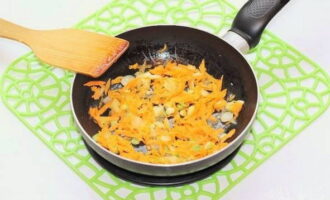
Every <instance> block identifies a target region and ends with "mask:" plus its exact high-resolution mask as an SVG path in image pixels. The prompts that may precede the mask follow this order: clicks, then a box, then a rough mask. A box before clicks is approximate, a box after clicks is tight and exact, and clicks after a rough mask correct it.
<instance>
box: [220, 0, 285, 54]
mask: <svg viewBox="0 0 330 200" xmlns="http://www.w3.org/2000/svg"><path fill="white" fill-rule="evenodd" d="M288 2H289V0H249V1H248V2H247V3H246V4H245V5H244V6H243V7H242V8H241V10H240V11H239V12H238V14H237V15H236V17H235V19H234V22H233V25H232V27H231V29H230V30H229V32H228V33H229V34H233V33H236V34H238V35H236V36H234V37H236V38H237V37H239V36H240V37H242V38H243V39H244V40H245V41H246V43H247V44H248V47H246V48H245V49H243V51H247V50H249V49H252V48H253V47H255V46H256V45H257V44H258V43H259V41H260V38H261V34H262V32H263V30H264V29H265V27H266V26H267V24H268V23H269V21H270V20H271V19H272V18H273V17H274V16H275V15H276V14H277V13H278V12H279V11H280V10H281V9H282V8H283V7H284V6H285V5H286V4H287V3H288ZM226 38H228V35H227V36H225V37H224V39H225V40H226ZM231 40H232V39H231ZM230 43H232V42H230ZM241 49H242V48H241Z"/></svg>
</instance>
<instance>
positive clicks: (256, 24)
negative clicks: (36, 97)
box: [71, 0, 289, 176]
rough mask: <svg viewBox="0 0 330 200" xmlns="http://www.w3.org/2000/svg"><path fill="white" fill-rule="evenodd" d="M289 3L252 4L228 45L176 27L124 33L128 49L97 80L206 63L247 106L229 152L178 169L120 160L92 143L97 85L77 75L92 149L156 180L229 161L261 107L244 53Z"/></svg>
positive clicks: (75, 94) (76, 102) (77, 106)
mask: <svg viewBox="0 0 330 200" xmlns="http://www.w3.org/2000/svg"><path fill="white" fill-rule="evenodd" d="M288 1H289V0H251V1H249V2H248V3H246V4H245V5H244V6H243V8H242V9H241V10H240V12H239V13H238V15H237V16H236V18H235V20H234V23H233V26H232V28H231V30H230V31H228V32H227V33H226V35H225V36H224V37H223V39H220V38H219V37H217V36H215V35H212V34H210V33H207V32H204V31H201V30H198V29H194V28H190V27H183V26H175V25H161V26H149V27H142V28H138V29H134V30H130V31H127V32H124V33H122V34H120V35H118V37H120V38H123V39H126V40H128V41H129V42H130V47H129V49H128V50H127V52H126V53H125V54H124V55H123V56H122V57H121V58H120V59H119V60H118V61H117V62H116V63H115V64H114V65H113V66H112V67H111V68H109V70H108V71H107V72H106V73H105V74H104V75H102V76H101V77H99V78H97V80H105V81H107V80H108V79H109V78H115V77H117V76H123V75H129V74H134V72H135V71H134V70H129V69H128V66H129V65H131V64H134V63H139V64H142V63H143V62H144V61H145V60H146V61H147V62H149V63H154V62H156V61H157V62H159V61H162V60H168V59H171V60H176V61H177V62H180V63H189V64H193V65H197V66H198V65H199V64H200V62H201V60H202V59H205V61H206V65H207V66H206V67H207V71H208V73H210V74H212V75H213V76H214V77H216V78H220V77H221V76H222V75H223V76H224V87H225V88H227V89H228V90H229V92H230V93H234V94H235V95H236V97H237V99H242V100H244V101H245V104H244V107H243V109H242V111H241V114H240V116H239V118H238V120H237V122H238V123H237V126H236V127H235V128H236V130H237V131H236V133H235V135H234V136H233V137H232V138H230V143H229V145H228V146H227V147H225V148H224V149H221V150H220V151H218V152H215V153H213V154H211V155H209V156H206V157H204V158H201V159H198V160H193V161H189V162H185V163H179V164H150V163H143V162H139V161H134V160H130V159H127V158H124V157H120V156H118V155H116V154H114V153H112V152H110V151H108V150H107V149H105V148H104V147H102V146H101V145H99V144H97V143H96V142H95V141H94V140H93V139H92V136H93V135H94V134H96V133H97V131H98V130H99V127H98V126H97V125H96V124H95V123H94V122H93V120H92V119H91V118H90V116H89V114H88V109H89V107H90V106H92V105H95V102H93V100H91V92H90V89H89V88H88V87H84V86H83V84H84V83H86V82H88V81H91V80H96V79H94V78H91V77H88V76H85V75H81V74H77V75H76V77H75V78H74V82H73V86H72V101H71V102H72V109H73V113H74V116H75V119H76V122H77V124H78V126H79V128H80V129H81V133H82V136H83V138H84V139H85V141H86V142H87V144H88V145H89V146H90V147H91V148H92V149H93V150H95V151H96V152H97V153H98V154H99V155H101V156H102V157H103V158H105V159H106V160H108V161H109V162H111V163H113V164H115V165H117V166H119V167H121V168H124V169H126V170H129V171H133V172H137V173H142V174H147V175H154V176H175V175H182V174H188V173H192V172H196V171H198V170H201V169H204V168H207V167H209V166H211V165H214V164H215V163H218V162H219V161H221V160H222V159H224V158H225V157H227V156H228V155H229V154H230V153H232V152H233V151H234V150H235V149H236V148H237V147H238V146H239V145H240V144H241V143H242V141H243V139H244V138H245V136H246V134H247V132H248V129H249V127H250V125H251V124H252V122H253V120H254V118H255V114H256V109H257V104H258V86H257V82H256V77H255V75H254V73H253V70H252V68H251V66H250V65H249V63H248V62H247V61H246V60H245V58H244V57H243V56H242V54H241V52H243V53H245V52H246V51H248V50H249V49H251V48H253V47H254V46H256V45H257V44H258V42H259V40H260V36H261V33H262V31H263V30H264V28H265V26H266V25H267V24H268V22H269V21H270V20H271V19H272V18H273V16H274V15H275V14H276V13H277V12H278V11H279V10H281V8H282V7H283V6H284V5H285V4H286V3H287V2H288ZM164 44H167V46H168V50H167V51H165V52H161V53H159V51H158V50H159V49H162V47H163V46H164Z"/></svg>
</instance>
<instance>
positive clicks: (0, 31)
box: [0, 18, 32, 44]
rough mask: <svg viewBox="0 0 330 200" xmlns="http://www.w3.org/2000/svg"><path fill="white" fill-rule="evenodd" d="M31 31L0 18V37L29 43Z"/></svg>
mask: <svg viewBox="0 0 330 200" xmlns="http://www.w3.org/2000/svg"><path fill="white" fill-rule="evenodd" d="M31 33H32V30H31V29H27V28H24V27H22V26H19V25H16V24H13V23H11V22H9V21H6V20H4V19H1V18H0V37H4V38H8V39H12V40H16V41H19V42H23V43H26V44H27V43H29V39H30V35H31Z"/></svg>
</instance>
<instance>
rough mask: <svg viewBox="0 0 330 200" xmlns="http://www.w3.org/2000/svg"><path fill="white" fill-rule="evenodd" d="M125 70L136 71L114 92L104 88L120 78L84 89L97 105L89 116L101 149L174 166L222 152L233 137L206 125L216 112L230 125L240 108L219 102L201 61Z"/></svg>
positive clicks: (217, 82) (217, 87) (215, 83)
mask: <svg viewBox="0 0 330 200" xmlns="http://www.w3.org/2000/svg"><path fill="white" fill-rule="evenodd" d="M129 68H130V69H135V70H139V71H138V72H137V73H136V76H135V77H134V79H130V80H129V81H127V83H125V85H123V87H122V88H120V89H116V90H111V89H110V88H111V85H112V84H117V83H120V82H121V81H122V80H123V78H124V77H122V76H119V77H117V78H115V79H111V80H110V79H109V80H108V81H107V82H104V81H91V82H88V83H86V84H84V85H85V86H88V87H90V88H91V90H92V92H93V95H92V98H93V99H96V100H100V103H99V106H98V107H91V108H90V109H89V115H90V116H91V117H92V119H93V120H94V121H95V122H96V123H97V124H98V125H99V127H100V131H99V132H98V133H97V137H95V139H96V141H97V142H98V143H100V144H101V145H102V146H104V147H105V148H107V149H109V150H110V151H112V152H114V153H116V154H118V155H121V156H124V157H127V158H130V159H133V160H139V161H142V162H148V163H159V164H169V163H180V162H186V161H189V160H194V159H198V158H202V157H204V156H207V155H209V154H211V153H214V152H215V151H218V150H220V149H222V148H224V147H225V146H226V145H227V144H228V143H227V139H229V138H231V137H232V136H233V135H234V134H235V129H231V130H228V131H229V132H228V133H227V134H226V133H225V132H226V131H227V130H225V129H223V128H218V129H215V128H213V127H212V126H211V125H210V124H209V122H212V123H214V122H216V121H217V118H216V117H214V116H213V114H214V113H216V112H222V111H226V112H232V113H233V114H232V115H233V116H234V117H233V120H235V119H236V118H237V117H238V115H239V112H240V111H241V109H242V107H243V104H244V102H243V101H241V100H237V101H235V100H232V101H227V100H226V99H225V97H226V95H227V90H226V89H223V88H222V82H223V77H221V78H220V79H216V78H214V77H213V76H211V75H210V74H208V73H207V69H206V66H205V61H204V60H203V61H202V62H201V64H200V65H199V67H195V66H193V65H184V64H178V63H176V62H174V61H168V62H167V63H166V64H164V65H158V66H155V67H154V68H150V66H149V65H146V64H145V63H144V64H142V65H139V64H134V65H131V66H129ZM149 68H150V69H149ZM104 99H107V101H104ZM109 110H110V112H109V114H108V113H107V111H109ZM226 123H231V122H226ZM220 134H222V137H220ZM223 134H225V136H223ZM137 146H144V147H145V150H144V151H143V152H141V151H138V150H137Z"/></svg>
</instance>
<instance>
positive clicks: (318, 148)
mask: <svg viewBox="0 0 330 200" xmlns="http://www.w3.org/2000/svg"><path fill="white" fill-rule="evenodd" d="M245 1H246V0H233V1H232V2H233V3H234V4H236V5H237V6H238V7H240V6H241V5H242V4H243V3H244V2H245ZM106 2H107V1H106V0H56V1H54V0H28V1H27V0H0V17H2V18H5V19H8V20H11V21H13V22H15V23H18V24H21V25H24V26H28V27H31V28H37V29H47V28H60V27H70V26H72V25H73V24H75V23H76V22H78V21H79V20H80V19H81V18H83V17H85V16H87V15H89V14H90V13H92V12H93V11H95V10H97V9H98V8H100V7H102V6H103V5H104V4H106ZM50 7H51V8H52V9H49V8H50ZM329 11H330V1H328V0H313V1H311V0H299V1H298V0H296V1H294V0H292V1H291V2H290V4H289V5H287V7H286V8H285V9H284V10H283V12H282V13H280V14H279V15H278V16H277V17H276V18H275V19H274V20H273V21H272V22H271V24H270V25H269V26H268V29H270V30H271V31H272V32H274V33H275V34H277V35H278V36H280V37H281V38H282V39H284V40H285V41H287V42H289V43H290V44H292V45H293V46H295V47H296V48H297V49H298V50H300V51H301V52H303V53H304V54H306V55H308V56H309V57H310V58H311V59H312V60H314V61H316V62H317V63H319V64H320V65H321V67H323V69H325V70H326V71H327V72H328V73H330V39H329V36H330V26H329V25H330V15H329ZM0 28H1V27H0ZM28 51H29V49H28V48H27V47H26V46H24V45H22V44H19V43H16V42H13V41H10V40H6V39H0V74H2V73H3V71H4V69H5V68H6V67H7V66H8V64H9V63H11V62H12V61H13V60H14V59H15V58H17V57H18V56H20V55H22V54H23V53H25V52H28ZM329 122H330V112H329V111H327V112H326V113H325V114H323V115H322V116H321V117H320V118H319V119H317V121H315V122H314V123H313V124H312V125H311V126H309V127H308V128H307V129H305V130H304V131H303V132H302V133H301V134H300V135H299V136H298V137H296V138H295V139H294V140H293V141H292V142H290V143H289V144H288V145H286V146H285V147H284V148H283V149H282V150H280V151H279V152H278V153H277V154H275V155H274V156H273V157H271V159H269V160H268V161H267V162H265V163H264V164H262V165H261V166H260V167H259V168H258V169H256V170H255V171H254V172H253V173H252V174H250V175H249V176H248V177H247V178H245V179H244V180H243V181H242V182H241V183H239V184H238V185H237V186H236V187H235V188H234V189H232V190H231V191H230V192H228V193H227V194H226V195H225V196H224V197H223V199H225V200H236V199H247V200H309V199H313V200H314V199H315V200H326V199H327V200H328V199H330V130H329V129H330V125H329ZM0 137H1V139H0V199H1V200H7V199H8V200H13V199H19V200H20V199H33V200H44V199H47V200H59V199H61V200H75V199H80V200H87V199H88V200H90V199H101V198H100V197H99V196H98V195H97V194H96V193H95V192H94V191H93V190H92V189H90V188H89V187H88V186H87V184H85V182H84V181H82V180H81V179H80V178H79V177H78V176H77V175H76V174H75V173H74V172H73V171H72V170H71V169H69V168H68V167H67V166H66V165H65V164H64V163H63V162H62V161H60V160H59V158H57V157H56V155H55V154H54V153H52V152H51V151H50V150H49V149H47V147H46V146H45V145H44V144H43V143H41V142H40V140H39V139H37V138H36V137H35V136H33V134H32V133H31V132H30V131H29V130H28V129H27V128H26V127H25V126H23V124H22V123H21V122H19V120H18V119H17V118H16V117H15V116H14V115H13V114H11V113H10V112H9V111H8V110H7V109H6V108H5V106H4V105H3V104H2V103H1V102H0Z"/></svg>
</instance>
